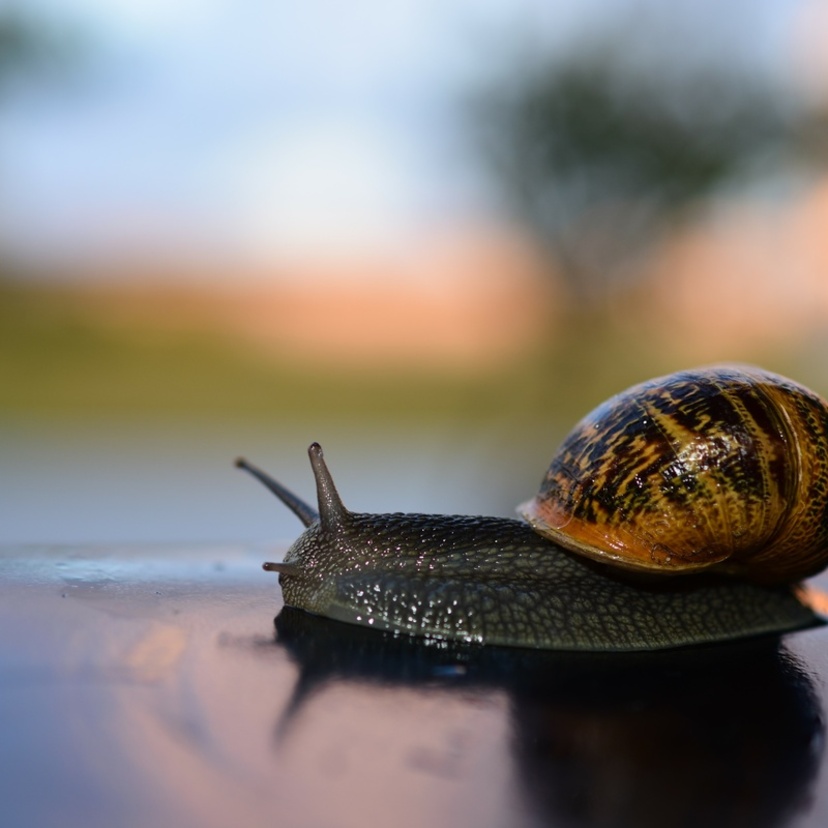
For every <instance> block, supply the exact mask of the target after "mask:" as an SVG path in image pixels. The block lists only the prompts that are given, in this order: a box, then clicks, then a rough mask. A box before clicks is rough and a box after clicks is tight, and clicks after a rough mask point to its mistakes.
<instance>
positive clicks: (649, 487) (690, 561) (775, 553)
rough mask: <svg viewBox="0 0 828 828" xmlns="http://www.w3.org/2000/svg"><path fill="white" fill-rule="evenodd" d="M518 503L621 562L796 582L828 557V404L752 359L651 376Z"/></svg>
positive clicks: (546, 531) (539, 525) (570, 539)
mask: <svg viewBox="0 0 828 828" xmlns="http://www.w3.org/2000/svg"><path fill="white" fill-rule="evenodd" d="M519 511H520V512H521V514H522V515H523V516H524V517H525V518H526V519H527V520H528V521H529V522H530V523H531V524H532V526H533V527H534V528H535V529H536V530H537V531H539V532H540V533H541V534H543V535H545V536H547V537H549V538H551V539H552V540H554V541H555V542H557V543H559V544H561V545H562V546H565V547H567V548H569V549H571V550H574V551H576V552H580V553H582V554H584V555H587V556H589V557H591V558H594V559H596V560H599V561H604V562H607V563H613V564H615V565H616V566H620V567H623V568H628V569H633V570H643V571H648V572H667V573H680V572H691V571H697V570H702V569H705V568H708V567H714V568H715V569H716V570H717V571H724V572H728V573H731V574H733V575H737V576H741V577H744V578H746V579H748V580H752V581H756V582H760V583H768V584H774V583H788V582H795V581H798V580H800V579H802V578H805V577H808V576H810V575H813V574H815V573H816V572H818V571H819V570H821V569H823V568H824V567H825V565H826V563H828V404H826V402H825V401H824V400H823V399H822V398H821V397H819V396H818V395H817V394H815V393H814V392H812V391H810V390H808V389H807V388H804V387H803V386H801V385H799V384H797V383H795V382H793V381H791V380H789V379H786V378H784V377H781V376H778V375H776V374H772V373H769V372H767V371H763V370H760V369H758V368H753V367H747V366H730V365H724V366H714V367H710V368H700V369H696V370H691V371H683V372H679V373H676V374H672V375H670V376H668V377H661V378H658V379H654V380H650V381H648V382H645V383H642V384H641V385H637V386H634V387H633V388H630V389H628V390H627V391H625V392H623V393H621V394H619V395H617V396H615V397H613V398H612V399H610V400H608V401H607V402H605V403H604V404H603V405H600V406H599V407H598V408H596V409H595V410H594V411H593V412H592V413H590V414H589V415H587V416H586V417H585V418H584V419H583V420H582V421H581V422H580V423H578V425H577V426H576V427H575V429H574V430H573V431H572V432H571V433H570V434H569V436H568V437H567V438H566V439H565V440H564V442H563V444H562V445H561V446H560V448H559V449H558V452H557V453H556V455H555V457H554V458H553V460H552V463H551V465H550V467H549V470H548V472H547V474H546V477H545V478H544V480H543V483H542V485H541V489H540V492H539V494H538V495H537V496H536V497H535V498H534V499H533V500H531V501H529V502H528V503H526V504H524V505H523V506H522V507H520V508H519Z"/></svg>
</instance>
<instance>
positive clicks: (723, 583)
mask: <svg viewBox="0 0 828 828" xmlns="http://www.w3.org/2000/svg"><path fill="white" fill-rule="evenodd" d="M309 454H310V457H311V463H312V465H313V468H314V473H315V475H316V482H317V493H318V500H319V512H318V514H317V512H316V510H314V509H313V508H312V507H310V506H308V505H307V504H306V503H304V502H303V501H301V500H299V498H297V497H296V496H295V495H294V494H292V493H291V492H290V491H288V490H287V489H285V488H284V487H283V486H281V484H279V483H277V482H276V481H275V480H273V479H272V478H270V477H269V476H267V475H266V474H265V473H264V472H262V471H260V470H259V469H257V468H256V467H255V466H251V465H250V464H248V463H246V462H245V461H243V460H240V461H239V462H238V465H239V466H241V467H242V468H245V469H246V470H247V471H249V472H250V473H251V474H253V475H254V476H256V477H257V478H258V479H260V480H261V481H262V482H263V483H264V484H265V485H266V486H267V487H268V488H270V489H271V491H273V492H274V493H275V494H276V495H277V496H278V497H279V498H280V499H282V500H283V502H284V503H285V504H286V505H288V507H289V508H291V509H292V510H293V511H294V512H295V513H296V514H297V516H299V517H300V519H301V520H302V522H303V523H304V524H305V526H306V527H307V528H306V531H305V532H304V533H303V534H302V535H301V536H300V537H299V538H298V539H297V540H296V542H295V543H294V544H293V545H292V546H291V547H290V549H289V550H288V552H287V554H286V555H285V559H284V561H283V562H281V563H268V564H265V565H264V568H265V569H266V570H269V571H275V572H279V573H280V575H279V582H280V584H281V587H282V594H283V597H284V602H285V604H287V605H288V606H292V607H297V608H299V609H304V610H307V611H309V612H312V613H315V614H318V615H322V616H326V617H328V618H333V619H336V620H339V621H345V622H348V623H352V624H360V625H363V626H367V627H373V628H375V629H380V630H391V631H393V632H396V633H407V634H410V635H415V636H429V637H434V638H443V639H451V640H460V641H465V642H476V643H480V644H496V645H505V646H517V647H532V648H543V649H559V650H587V651H623V650H655V649H664V648H669V647H680V646H686V645H690V644H702V643H709V642H715V641H724V640H733V639H739V638H745V637H749V636H755V635H761V634H768V633H781V632H786V631H789V630H794V629H801V628H804V627H808V626H812V625H814V624H816V623H818V618H817V616H816V615H815V614H814V612H813V611H812V610H811V609H810V608H809V607H808V606H807V605H806V604H805V603H803V601H802V600H801V596H800V592H799V590H798V589H797V588H795V587H790V586H780V587H765V586H758V585H753V584H749V583H743V582H740V581H736V580H734V579H728V578H724V577H716V576H688V577H685V578H644V579H642V577H641V576H631V575H630V574H628V573H623V572H622V573H616V572H615V571H613V570H612V568H611V567H608V566H606V565H603V564H599V563H596V562H594V561H592V560H589V559H586V558H582V557H581V556H578V555H574V554H572V553H570V552H569V551H567V550H565V549H563V548H561V547H560V546H558V545H556V544H554V543H552V542H551V541H549V540H547V539H545V538H543V537H541V536H540V535H539V534H537V533H536V532H535V531H534V530H533V529H532V528H531V527H530V526H528V525H527V524H525V523H523V522H520V521H516V520H508V519H504V518H492V517H467V516H451V515H418V514H402V513H394V514H379V515H374V514H359V513H352V512H349V511H348V510H347V509H345V507H344V506H343V505H342V502H341V500H340V499H339V496H338V494H337V492H336V489H335V488H334V485H333V481H332V479H331V477H330V474H329V472H328V469H327V467H326V466H325V463H324V460H323V458H322V450H321V448H320V447H319V446H318V445H317V444H313V445H312V446H311V447H310V449H309Z"/></svg>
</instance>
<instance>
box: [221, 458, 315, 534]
mask: <svg viewBox="0 0 828 828" xmlns="http://www.w3.org/2000/svg"><path fill="white" fill-rule="evenodd" d="M236 467H237V468H240V469H244V471H246V472H248V473H249V474H252V475H253V477H255V478H256V479H257V480H258V481H260V482H261V483H264V485H265V486H267V488H268V489H270V491H271V492H273V494H275V495H276V497H278V498H279V500H281V501H282V503H284V504H285V506H287V507H288V509H290V511H291V512H293V514H294V515H296V517H298V518H299V520H301V521H302V523H303V524H304V525H305V526H310V525H311V524H312V523H313V522H314V521H315V520H318V519H319V513H318V512H317V511H316V509H314V508H313V506H310V505H309V504H307V503H305V501H304V500H302V498H300V497H298V496H297V495H295V494H294V493H293V492H292V491H290V489H287V488H285V487H284V486H283V485H282V484H281V483H279V482H278V481H276V480H274V479H273V478H272V477H271V476H270V475H269V474H267V473H266V472H263V471H262V470H261V469H260V468H258V467H256V466H254V465H253V464H252V463H248V462H247V460H245V459H244V458H243V457H239V459H238V460H236Z"/></svg>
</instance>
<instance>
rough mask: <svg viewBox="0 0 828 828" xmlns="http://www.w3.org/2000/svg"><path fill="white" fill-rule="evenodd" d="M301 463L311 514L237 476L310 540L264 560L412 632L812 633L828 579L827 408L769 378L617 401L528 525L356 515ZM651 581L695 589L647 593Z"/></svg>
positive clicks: (659, 383)
mask: <svg viewBox="0 0 828 828" xmlns="http://www.w3.org/2000/svg"><path fill="white" fill-rule="evenodd" d="M309 453H310V458H311V464H312V466H313V470H314V474H315V476H316V485H317V492H318V500H319V514H318V515H317V512H316V510H315V509H313V508H312V507H311V506H309V505H307V504H306V503H304V502H302V501H301V500H300V499H299V498H297V497H296V496H295V495H293V494H292V493H290V492H288V491H287V490H286V489H284V487H282V486H281V485H280V484H278V483H277V482H276V481H274V480H272V479H271V478H269V477H268V476H267V475H265V474H264V473H263V472H261V471H260V470H258V469H256V468H255V467H253V466H251V465H249V464H248V463H246V462H245V461H243V460H239V461H238V465H239V466H241V467H242V468H245V469H246V470H247V471H250V472H251V473H253V474H254V475H255V476H256V477H258V478H259V479H260V480H261V481H262V482H264V483H265V485H267V486H268V487H269V488H270V489H271V490H272V491H273V492H274V493H275V494H277V495H278V496H279V497H280V498H281V499H282V500H283V501H284V502H285V503H286V504H287V505H288V506H289V507H290V508H291V509H292V510H293V511H294V512H295V513H296V514H297V515H298V516H299V518H300V519H301V520H302V521H303V523H304V524H305V526H307V527H308V528H307V531H305V532H304V533H303V534H302V536H301V537H300V538H299V539H298V540H297V541H296V542H295V543H294V544H293V546H292V547H291V548H290V549H289V550H288V552H287V555H286V556H285V561H284V562H283V563H274V564H265V568H266V569H268V570H271V571H276V572H279V573H280V579H279V580H280V583H281V585H282V591H283V594H284V599H285V603H286V604H288V605H291V606H295V607H300V608H302V609H306V610H309V611H311V612H314V613H317V614H320V615H325V616H328V617H330V618H335V619H339V620H342V621H348V622H350V623H357V624H364V625H368V626H374V627H377V628H380V629H390V630H395V631H401V632H406V633H411V634H415V635H429V636H435V637H442V638H451V639H460V640H465V641H476V642H481V643H486V644H506V645H516V646H526V647H542V648H562V649H584V650H630V649H656V648H662V647H672V646H679V645H684V644H692V643H699V642H705V641H716V640H723V639H734V638H740V637H744V636H749V635H756V634H759V633H765V632H781V631H784V630H790V629H796V628H800V627H803V626H807V625H809V624H812V623H814V622H815V621H816V617H815V615H814V614H813V612H812V611H811V610H810V609H809V608H808V607H806V606H804V605H803V603H802V601H801V600H800V596H801V592H800V590H799V588H798V587H797V586H796V582H797V581H798V580H800V579H802V578H804V577H807V576H809V575H813V574H814V573H815V572H817V571H819V570H820V569H822V568H823V567H824V566H825V565H826V563H828V404H826V403H825V402H824V401H823V400H822V399H821V398H820V397H818V396H817V395H816V394H814V393H813V392H811V391H809V390H807V389H805V388H803V387H802V386H800V385H797V384H796V383H794V382H792V381H791V380H787V379H784V378H783V377H779V376H777V375H775V374H770V373H767V372H765V371H761V370H758V369H755V368H737V367H727V366H724V367H716V368H708V369H699V370H695V371H686V372H682V373H678V374H674V375H671V376H669V377H665V378H661V379H657V380H652V381H650V382H647V383H643V384H642V385H638V386H635V387H634V388H631V389H629V390H628V391H626V392H624V393H623V394H620V395H618V396H616V397H613V398H612V399H610V400H609V401H608V402H606V403H604V404H603V405H601V406H599V407H598V408H597V409H595V411H593V412H592V413H591V414H589V415H588V416H587V417H586V418H584V419H583V420H582V421H581V422H580V423H579V424H578V425H577V426H576V427H575V429H574V430H573V432H572V433H571V434H570V435H569V436H568V437H567V438H566V439H565V440H564V442H563V444H562V446H561V447H560V449H559V450H558V452H557V454H556V455H555V457H554V458H553V460H552V463H551V466H550V468H549V471H548V472H547V475H546V477H545V479H544V481H543V484H542V487H541V491H540V493H539V494H538V496H537V497H536V498H535V499H534V500H532V501H530V502H529V503H528V504H526V505H525V506H523V507H521V511H522V513H523V514H524V515H525V517H526V518H527V519H528V521H529V523H530V524H531V528H530V526H528V525H527V524H524V523H522V522H519V521H514V520H507V519H503V518H493V517H464V516H444V515H414V514H387V515H371V514H357V513H352V512H349V511H348V510H347V509H346V508H345V507H344V506H343V504H342V501H341V500H340V499H339V495H338V494H337V491H336V489H335V487H334V484H333V480H332V478H331V476H330V474H329V472H328V469H327V466H326V465H325V462H324V460H323V457H322V449H321V448H320V447H319V445H318V444H313V445H312V446H311V447H310V450H309ZM533 529H535V530H537V531H533ZM542 535H545V536H547V537H542ZM550 539H551V541H553V542H550ZM570 552H575V553H579V554H574V555H573V554H570ZM607 564H610V565H607ZM700 570H707V572H706V573H705V577H702V576H700V575H698V573H699V571H700ZM642 573H643V577H642ZM658 573H671V574H677V573H684V574H688V575H690V574H696V577H683V578H661V577H647V575H657V574H658ZM708 573H709V574H708ZM734 576H736V577H734Z"/></svg>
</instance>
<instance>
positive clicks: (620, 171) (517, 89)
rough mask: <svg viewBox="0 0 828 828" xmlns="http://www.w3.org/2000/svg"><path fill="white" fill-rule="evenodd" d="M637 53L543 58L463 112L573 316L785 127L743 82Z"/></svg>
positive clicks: (623, 50) (616, 45) (747, 79)
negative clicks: (574, 307)
mask: <svg viewBox="0 0 828 828" xmlns="http://www.w3.org/2000/svg"><path fill="white" fill-rule="evenodd" d="M640 53H641V50H636V48H635V44H631V43H629V42H626V41H625V40H624V38H620V39H617V40H615V41H606V42H603V43H599V44H597V45H595V44H593V47H592V48H587V49H581V50H580V51H578V52H577V53H575V54H574V56H570V57H568V58H567V59H566V60H560V59H558V60H553V59H547V60H542V61H541V62H540V66H536V67H533V68H529V69H525V70H524V71H522V72H518V73H517V74H514V73H513V74H512V76H511V78H510V79H509V81H508V82H506V83H503V82H500V83H499V84H496V85H495V86H494V87H493V88H490V89H489V90H488V91H487V93H486V94H485V95H483V96H481V97H480V98H479V99H478V100H477V101H476V105H475V115H474V120H475V126H476V127H477V131H478V136H479V138H480V139H481V142H482V149H483V153H484V158H485V160H486V161H487V163H488V165H489V167H490V169H491V170H492V171H493V172H494V174H495V178H496V181H497V182H498V183H499V185H500V187H501V189H502V191H503V192H504V194H505V195H506V198H507V202H508V203H509V204H510V205H511V207H512V208H513V209H514V210H515V211H516V213H517V216H518V218H519V219H521V220H522V221H524V222H526V223H527V224H528V225H529V227H530V228H531V229H532V230H534V232H535V234H536V235H537V236H538V238H539V239H540V240H541V241H542V242H543V243H544V244H545V245H547V247H548V248H549V249H550V252H551V253H552V254H553V257H554V262H555V263H556V264H557V265H558V267H559V268H561V269H562V272H563V276H564V278H565V280H566V282H567V284H568V287H569V290H570V291H571V294H572V296H573V298H574V300H575V302H576V303H577V304H578V306H580V307H582V308H586V307H592V308H597V307H599V306H600V305H601V304H603V302H604V301H605V300H606V299H607V298H608V296H609V295H610V293H611V292H612V289H613V288H615V287H618V286H619V285H621V284H624V283H625V282H626V281H627V280H628V279H630V278H632V277H633V276H634V275H635V272H636V264H637V262H638V261H639V259H640V256H641V254H643V253H646V251H647V250H648V249H649V247H650V246H651V244H652V243H653V242H654V241H655V240H657V239H658V238H659V236H660V234H661V233H663V232H664V230H665V229H666V228H667V227H668V226H669V225H670V224H671V223H672V222H674V221H675V220H676V219H677V218H678V217H679V216H680V215H683V214H685V213H686V211H687V210H689V209H690V208H691V207H692V206H693V205H695V204H697V203H698V202H699V201H700V200H701V199H703V198H704V197H706V196H708V195H709V194H710V193H711V192H712V191H714V190H715V189H716V188H717V187H720V186H721V185H722V184H723V183H724V182H726V181H727V180H728V179H731V178H733V177H735V176H737V175H738V174H739V173H740V172H743V171H744V170H745V169H746V168H747V167H748V166H749V165H750V163H751V162H755V161H756V159H757V157H761V154H762V153H763V152H767V151H768V150H769V149H772V148H774V147H778V146H780V145H781V143H782V142H783V141H784V140H786V136H787V135H788V131H789V126H790V125H789V116H788V115H787V114H786V113H784V112H783V110H782V109H781V108H780V107H779V106H778V104H777V99H776V97H775V96H774V94H773V92H772V90H771V88H770V86H769V85H768V84H763V83H762V81H761V79H760V77H758V76H757V75H756V73H753V74H751V73H749V72H747V71H739V70H738V68H737V67H736V66H732V67H727V68H725V67H726V66H727V64H723V63H722V62H721V61H719V62H718V63H712V62H711V63H704V62H699V61H697V62H696V64H695V65H693V64H690V63H687V62H685V63H684V64H681V63H680V62H679V61H676V60H673V59H672V57H671V56H670V55H667V54H662V55H660V63H655V62H654V61H652V60H650V61H649V62H648V61H646V60H645V61H641V60H640ZM636 58H639V59H638V60H636Z"/></svg>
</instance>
